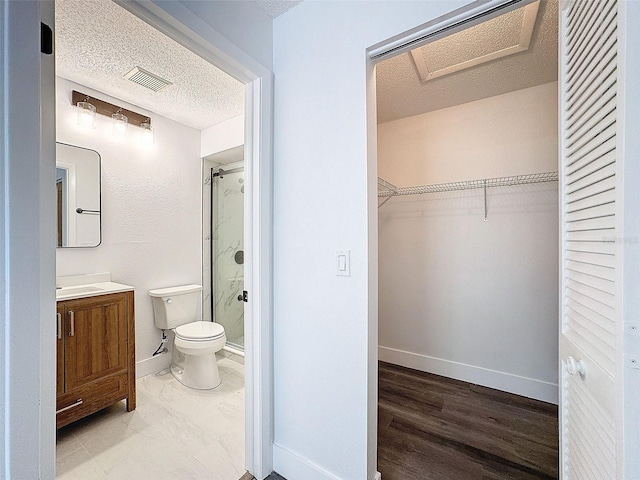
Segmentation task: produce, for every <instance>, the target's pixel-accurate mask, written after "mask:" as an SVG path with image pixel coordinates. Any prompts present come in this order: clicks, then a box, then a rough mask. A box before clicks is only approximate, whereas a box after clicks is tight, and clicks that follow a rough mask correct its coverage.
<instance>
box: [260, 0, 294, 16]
mask: <svg viewBox="0 0 640 480" xmlns="http://www.w3.org/2000/svg"><path fill="white" fill-rule="evenodd" d="M254 1H255V2H256V3H257V4H258V6H259V7H260V8H261V9H262V10H264V12H265V13H266V14H267V15H269V16H270V17H271V18H276V17H278V16H280V15H282V14H283V13H285V12H286V11H287V10H289V9H291V8H293V7H295V6H296V5H298V4H299V3H301V2H302V0H254Z"/></svg>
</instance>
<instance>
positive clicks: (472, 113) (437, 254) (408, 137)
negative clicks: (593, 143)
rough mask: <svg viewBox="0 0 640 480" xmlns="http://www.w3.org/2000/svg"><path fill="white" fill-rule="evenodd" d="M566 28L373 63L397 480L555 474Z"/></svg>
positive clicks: (446, 43)
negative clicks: (560, 95) (560, 54)
mask: <svg viewBox="0 0 640 480" xmlns="http://www.w3.org/2000/svg"><path fill="white" fill-rule="evenodd" d="M557 18H558V4H557V2H555V1H541V2H522V3H521V4H520V5H517V4H516V5H511V8H510V9H509V10H508V11H507V10H506V9H505V10H502V11H500V12H495V11H494V12H492V15H491V16H490V18H484V19H483V21H481V22H476V23H474V24H473V25H472V26H466V25H465V26H464V27H460V28H458V29H452V33H449V34H447V35H444V34H441V35H439V36H438V35H434V36H433V37H432V38H431V39H430V40H429V41H425V42H423V43H422V44H413V45H411V47H408V46H407V47H406V48H405V49H404V50H403V52H402V53H399V54H396V55H394V56H391V53H389V56H388V57H386V58H385V59H384V60H381V61H379V62H378V63H377V64H376V77H377V78H376V93H377V112H378V125H377V140H378V144H377V151H378V199H379V202H378V203H379V214H378V268H379V270H378V281H379V285H378V298H379V305H378V358H379V360H380V363H379V379H378V381H379V384H378V385H379V388H378V389H379V397H378V470H379V471H380V472H381V474H382V478H390V479H395V478H429V477H425V476H424V475H425V473H424V472H432V473H433V476H434V478H435V477H437V478H475V477H476V476H477V477H478V478H480V477H482V476H483V475H485V476H490V478H513V476H514V475H516V476H518V478H557V475H558V420H557V398H558V379H557V375H558V370H557V365H558V357H557V351H558V337H557V332H558V319H557V315H558V295H557V292H558V253H557V241H558V231H559V226H558V214H557V212H558V194H557V183H556V182H557V178H558V177H557V169H558V167H557V165H558V133H557V132H558V123H557V111H558V105H557V80H558V73H557V67H556V65H557V51H558V45H557V24H558V22H557ZM514 443H515V444H517V445H523V447H522V448H521V449H515V450H514V449H513V448H512V445H513V444H514Z"/></svg>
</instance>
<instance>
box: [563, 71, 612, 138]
mask: <svg viewBox="0 0 640 480" xmlns="http://www.w3.org/2000/svg"><path fill="white" fill-rule="evenodd" d="M615 83H616V65H615V62H612V63H611V64H610V65H608V66H607V67H606V68H605V69H604V70H602V72H600V73H599V74H598V77H597V78H596V82H594V83H593V84H591V85H589V86H588V87H587V89H586V90H585V92H584V95H582V99H583V101H582V103H580V104H577V105H576V106H575V107H574V109H573V110H572V112H571V117H570V118H567V126H568V135H567V138H569V139H570V138H571V137H573V136H574V135H575V132H576V129H577V128H578V127H580V126H581V125H582V124H583V123H584V122H585V121H586V120H589V119H590V118H591V115H592V114H594V113H597V112H598V111H599V109H601V108H602V107H603V106H604V105H606V104H607V102H608V101H609V99H610V98H611V97H612V96H614V95H616V91H615ZM589 95H595V96H597V97H598V101H597V102H595V103H591V102H588V101H586V99H587V98H588V96H589Z"/></svg>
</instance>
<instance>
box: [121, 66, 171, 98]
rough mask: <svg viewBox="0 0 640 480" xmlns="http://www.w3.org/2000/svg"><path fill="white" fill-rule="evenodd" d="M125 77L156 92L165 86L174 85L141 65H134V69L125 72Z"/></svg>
mask: <svg viewBox="0 0 640 480" xmlns="http://www.w3.org/2000/svg"><path fill="white" fill-rule="evenodd" d="M124 78H126V79H127V80H131V81H132V82H133V83H137V84H138V85H142V86H143V87H145V88H148V89H149V90H153V91H154V92H159V91H160V90H162V89H163V88H166V87H168V86H169V85H173V84H172V83H171V82H170V81H168V80H165V79H164V78H160V77H159V76H157V75H154V74H153V73H151V72H148V71H147V70H145V69H144V68H140V67H133V70H131V71H130V72H129V73H127V74H125V75H124Z"/></svg>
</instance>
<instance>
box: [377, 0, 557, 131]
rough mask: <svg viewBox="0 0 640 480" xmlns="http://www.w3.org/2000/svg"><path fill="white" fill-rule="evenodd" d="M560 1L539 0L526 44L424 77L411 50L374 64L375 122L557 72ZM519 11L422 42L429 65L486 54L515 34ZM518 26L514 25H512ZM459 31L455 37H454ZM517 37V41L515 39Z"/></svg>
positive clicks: (528, 82)
mask: <svg viewBox="0 0 640 480" xmlns="http://www.w3.org/2000/svg"><path fill="white" fill-rule="evenodd" d="M557 18H558V2H557V0H541V2H540V7H539V9H538V16H537V19H536V22H535V25H534V30H533V36H532V38H531V43H530V45H529V48H528V50H526V51H522V52H519V53H515V54H513V55H510V56H507V57H502V58H498V59H495V60H491V61H489V62H487V63H483V64H480V65H476V66H473V67H471V68H468V69H465V70H461V71H458V72H455V73H451V74H448V75H445V76H442V77H438V78H431V79H429V80H427V81H425V82H423V81H422V80H421V78H420V75H419V72H418V69H417V68H416V64H415V63H414V61H413V58H412V56H411V54H410V53H403V54H401V55H398V56H396V57H393V58H391V59H389V60H386V61H384V62H381V63H379V64H378V66H377V69H376V72H377V95H378V122H380V123H382V122H388V121H392V120H397V119H399V118H404V117H410V116H413V115H419V114H421V113H426V112H430V111H433V110H439V109H441V108H447V107H452V106H454V105H459V104H462V103H467V102H472V101H474V100H480V99H481V98H487V97H492V96H494V95H500V94H503V93H508V92H512V91H515V90H520V89H523V88H528V87H533V86H535V85H541V84H543V83H549V82H553V81H556V80H557V78H558V67H557V64H558V53H557V52H558V46H557V45H558V40H557V39H558V21H557ZM522 19H523V15H522V13H521V12H520V13H517V12H514V13H511V14H506V15H505V16H504V18H496V19H495V20H493V21H492V23H493V25H492V26H491V28H482V27H479V28H478V27H476V28H472V29H468V30H465V31H463V32H460V33H459V34H454V35H451V36H450V37H447V38H445V39H443V40H442V41H438V42H434V44H432V45H431V46H427V47H425V48H424V49H423V50H422V52H419V53H420V54H421V55H426V56H429V57H430V58H429V59H427V62H428V63H430V64H431V65H434V66H435V67H433V68H436V69H438V68H445V67H446V66H447V65H450V64H452V63H456V62H464V61H468V60H470V59H472V58H474V57H477V56H480V55H486V54H488V53H490V52H491V51H492V50H495V49H496V48H498V49H499V48H500V46H501V45H505V47H503V48H506V46H508V45H510V44H513V43H514V41H516V40H517V36H518V35H519V32H520V28H519V25H520V24H521V23H522ZM514 24H515V25H516V26H518V28H515V29H514V28H513V25H514ZM453 37H457V38H453ZM453 40H455V42H456V44H455V45H453V44H452V41H453ZM516 43H517V42H516Z"/></svg>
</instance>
